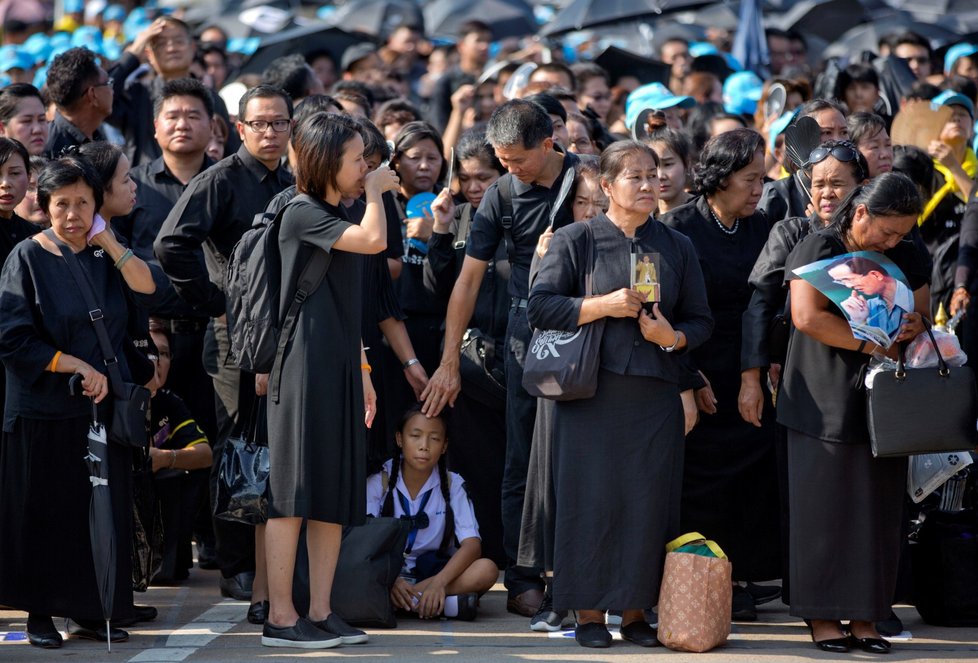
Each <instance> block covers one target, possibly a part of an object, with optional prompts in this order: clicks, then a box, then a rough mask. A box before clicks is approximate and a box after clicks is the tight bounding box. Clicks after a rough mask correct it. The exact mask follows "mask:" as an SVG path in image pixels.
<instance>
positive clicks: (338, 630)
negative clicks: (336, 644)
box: [312, 612, 370, 645]
mask: <svg viewBox="0 0 978 663" xmlns="http://www.w3.org/2000/svg"><path fill="white" fill-rule="evenodd" d="M312 625H313V626H315V627H316V628H318V629H320V630H321V631H323V632H325V633H329V634H331V635H337V636H339V637H340V640H342V641H343V644H344V645H362V644H363V643H365V642H366V641H367V640H369V639H370V638H369V636H368V635H367V634H366V633H365V632H363V631H361V630H360V629H358V628H354V627H352V626H350V625H349V624H347V623H346V622H345V621H343V618H342V617H340V616H339V615H337V614H336V613H335V612H331V613H330V615H329V617H327V618H326V619H324V620H322V621H319V622H312Z"/></svg>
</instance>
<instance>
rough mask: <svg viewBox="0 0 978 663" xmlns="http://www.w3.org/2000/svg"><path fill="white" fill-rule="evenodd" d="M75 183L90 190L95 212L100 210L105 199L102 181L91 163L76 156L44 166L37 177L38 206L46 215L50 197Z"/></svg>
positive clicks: (64, 157)
mask: <svg viewBox="0 0 978 663" xmlns="http://www.w3.org/2000/svg"><path fill="white" fill-rule="evenodd" d="M77 182H83V183H84V184H86V185H87V186H88V188H89V189H91V190H92V196H93V197H94V198H95V211H96V212H97V211H98V210H100V209H102V201H103V200H104V199H105V192H104V190H103V188H102V180H101V178H99V175H98V172H97V171H96V170H95V167H94V166H93V165H92V162H90V161H89V160H88V159H86V158H85V157H83V156H81V155H77V154H70V155H66V156H63V157H60V158H58V159H53V160H51V161H49V162H48V163H47V165H46V166H44V170H42V171H41V174H40V175H38V176H37V204H38V206H40V208H41V209H42V210H44V213H45V214H47V213H48V209H49V208H50V205H51V196H53V195H54V194H55V192H57V191H59V190H60V189H63V188H65V187H67V186H71V185H72V184H75V183H77Z"/></svg>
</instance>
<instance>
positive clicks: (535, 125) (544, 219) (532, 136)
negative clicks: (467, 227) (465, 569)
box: [421, 100, 578, 617]
mask: <svg viewBox="0 0 978 663" xmlns="http://www.w3.org/2000/svg"><path fill="white" fill-rule="evenodd" d="M486 139H487V140H488V141H489V143H490V144H491V145H492V146H493V149H494V150H495V151H496V156H497V157H499V161H500V162H501V163H502V164H503V166H505V167H506V169H507V170H508V171H509V174H507V175H504V176H503V177H501V178H499V180H497V181H496V182H495V183H494V184H493V185H492V186H490V187H489V189H488V190H487V191H486V194H485V196H484V197H483V199H482V203H481V204H480V205H479V209H478V211H476V213H475V216H474V217H473V219H472V231H471V235H470V237H469V241H468V245H467V246H466V256H465V261H464V262H463V264H462V271H461V273H460V274H459V276H458V280H457V281H456V282H455V288H454V289H453V290H452V296H451V299H450V300H449V303H448V315H447V317H446V321H445V350H444V353H443V354H442V358H441V365H440V366H439V368H438V370H437V371H436V372H435V374H434V375H432V377H431V380H430V382H429V383H428V387H427V388H426V389H425V391H424V393H423V394H422V396H421V397H422V400H424V401H425V405H424V411H425V412H426V413H427V414H430V415H434V414H437V413H438V412H440V411H441V410H442V408H443V407H444V406H445V405H451V404H454V402H455V397H456V396H458V393H459V391H461V380H460V377H459V350H460V348H461V344H462V335H463V334H464V333H465V329H466V327H467V326H468V324H469V319H470V318H471V317H472V312H473V309H474V307H475V300H476V297H477V296H478V294H479V285H480V284H481V283H482V278H483V276H484V275H485V272H486V267H487V265H488V263H489V261H490V260H492V259H493V257H494V256H495V255H496V249H497V247H498V246H499V243H500V242H502V241H505V242H506V244H507V249H508V253H509V262H510V266H511V268H512V276H511V278H510V281H509V293H510V295H511V306H510V312H509V321H508V324H507V329H506V346H505V347H506V348H507V352H506V467H505V470H504V474H503V486H502V519H503V547H504V549H505V552H506V556H507V558H508V564H509V565H508V567H507V569H506V578H505V582H506V589H507V590H508V592H509V599H508V600H507V602H506V609H507V610H509V611H510V612H515V613H517V614H521V615H525V616H527V617H532V616H533V615H534V614H535V613H536V611H537V610H538V609H539V607H540V604H541V602H542V601H543V592H542V587H543V582H542V580H541V578H540V572H541V569H527V568H522V567H518V566H515V561H516V554H517V550H518V548H519V538H520V522H521V520H522V516H523V495H524V493H525V491H526V473H527V468H528V466H529V461H530V446H531V444H532V441H533V422H534V419H535V417H536V405H537V403H536V399H535V398H533V397H532V396H530V395H529V394H527V393H526V391H525V390H524V389H523V384H522V381H523V359H524V357H525V355H526V346H527V345H529V342H530V327H529V325H528V323H527V320H526V300H527V297H528V295H529V280H530V262H531V261H532V260H533V254H534V251H535V250H536V246H537V239H538V238H539V237H540V234H541V233H543V231H544V230H546V228H547V226H548V224H549V223H550V214H551V209H552V208H553V206H554V204H559V205H560V208H559V210H558V212H557V215H556V218H555V220H554V227H555V228H559V227H561V226H563V225H566V224H568V223H571V222H573V212H572V209H571V207H572V203H573V200H574V196H573V194H572V193H571V195H568V196H567V197H566V198H565V199H564V200H563V201H559V202H558V201H557V197H558V193H559V190H560V184H561V182H562V180H563V178H564V175H565V174H566V173H567V170H568V169H573V168H574V167H575V165H576V164H577V162H578V159H577V156H576V155H574V154H571V153H566V154H565V153H562V152H558V151H556V150H555V149H554V141H553V123H552V122H551V120H550V116H549V115H547V112H546V111H545V110H544V109H543V108H542V107H541V106H539V105H538V104H535V103H533V102H530V101H525V100H513V101H508V102H506V103H505V104H503V105H502V106H500V107H499V108H497V109H496V110H495V111H494V112H493V114H492V117H490V118H489V126H488V128H487V130H486ZM502 187H508V188H509V190H510V193H511V197H512V227H511V228H509V229H506V228H505V227H504V221H503V217H504V212H503V207H504V205H503V202H502V200H501V199H500V189H501V188H502Z"/></svg>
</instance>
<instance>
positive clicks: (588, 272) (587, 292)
mask: <svg viewBox="0 0 978 663" xmlns="http://www.w3.org/2000/svg"><path fill="white" fill-rule="evenodd" d="M584 236H585V237H587V244H586V245H585V246H586V248H585V250H584V296H585V297H590V296H591V295H593V294H594V284H593V283H592V276H593V274H594V229H592V228H591V223H590V221H589V222H587V223H585V224H584Z"/></svg>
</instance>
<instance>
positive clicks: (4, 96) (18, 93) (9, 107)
mask: <svg viewBox="0 0 978 663" xmlns="http://www.w3.org/2000/svg"><path fill="white" fill-rule="evenodd" d="M30 97H34V98H35V99H37V100H38V101H40V102H41V105H42V106H46V105H47V104H45V103H44V98H43V97H42V96H41V93H40V92H39V91H38V89H37V88H36V87H34V86H33V85H31V84H30V83H13V84H11V85H8V86H7V87H5V88H3V89H2V90H0V122H9V121H10V118H12V117H13V116H14V115H16V114H17V106H18V105H20V102H21V101H22V100H23V99H28V98H30Z"/></svg>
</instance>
